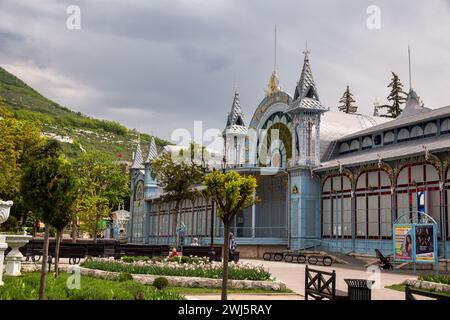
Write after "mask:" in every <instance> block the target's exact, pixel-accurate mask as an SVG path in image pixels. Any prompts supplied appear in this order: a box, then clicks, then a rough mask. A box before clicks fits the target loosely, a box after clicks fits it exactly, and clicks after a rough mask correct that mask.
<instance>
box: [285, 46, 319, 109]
mask: <svg viewBox="0 0 450 320" xmlns="http://www.w3.org/2000/svg"><path fill="white" fill-rule="evenodd" d="M304 53H305V59H304V61H303V69H302V73H301V75H300V80H299V81H298V83H297V86H296V87H295V93H294V100H293V101H292V103H291V105H290V106H289V110H288V111H292V110H295V109H310V110H313V109H315V110H323V111H326V110H328V109H327V108H325V107H323V106H322V103H321V102H320V100H319V94H318V93H317V88H316V84H315V82H314V78H313V75H312V71H311V66H310V64H309V57H308V54H309V52H308V51H305V52H304Z"/></svg>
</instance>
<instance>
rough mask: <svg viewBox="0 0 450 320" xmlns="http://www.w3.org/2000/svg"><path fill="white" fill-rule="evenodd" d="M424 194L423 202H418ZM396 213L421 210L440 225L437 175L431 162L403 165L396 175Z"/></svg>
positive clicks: (398, 215)
mask: <svg viewBox="0 0 450 320" xmlns="http://www.w3.org/2000/svg"><path fill="white" fill-rule="evenodd" d="M422 195H424V197H425V203H424V204H423V205H422V204H421V202H420V199H421V196H422ZM396 199H397V203H396V207H397V209H396V211H397V212H396V215H397V217H400V216H401V215H403V214H407V213H411V214H414V213H412V212H417V211H423V212H425V213H427V214H429V215H430V216H432V217H433V218H434V219H435V220H436V221H437V222H438V225H440V224H439V223H440V220H441V219H440V216H441V215H440V208H441V199H440V191H439V175H438V172H437V170H436V168H435V167H434V166H432V165H431V164H411V165H407V166H405V167H403V169H402V170H401V171H400V172H399V173H398V176H397V188H396Z"/></svg>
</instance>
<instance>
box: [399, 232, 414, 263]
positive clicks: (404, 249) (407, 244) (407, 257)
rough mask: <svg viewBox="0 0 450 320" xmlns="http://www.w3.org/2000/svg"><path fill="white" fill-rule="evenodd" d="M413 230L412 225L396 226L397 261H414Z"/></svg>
mask: <svg viewBox="0 0 450 320" xmlns="http://www.w3.org/2000/svg"><path fill="white" fill-rule="evenodd" d="M413 230H414V229H413V227H412V225H410V224H405V225H395V226H394V239H395V240H394V241H395V242H394V259H395V260H396V261H405V262H411V261H413V254H414V248H413V245H414V242H413V236H414V234H413V232H412V231H413Z"/></svg>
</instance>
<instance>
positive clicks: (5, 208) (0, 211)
mask: <svg viewBox="0 0 450 320" xmlns="http://www.w3.org/2000/svg"><path fill="white" fill-rule="evenodd" d="M12 205H13V202H12V201H2V200H0V224H2V223H4V222H6V220H8V218H9V211H10V210H11V207H12Z"/></svg>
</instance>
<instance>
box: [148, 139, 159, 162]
mask: <svg viewBox="0 0 450 320" xmlns="http://www.w3.org/2000/svg"><path fill="white" fill-rule="evenodd" d="M157 156H158V151H157V150H156V143H155V138H154V137H152V139H151V140H150V146H149V148H148V155H147V159H145V163H149V162H150V161H152V160H153V159H155V158H156V157H157Z"/></svg>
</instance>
